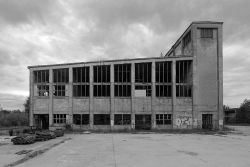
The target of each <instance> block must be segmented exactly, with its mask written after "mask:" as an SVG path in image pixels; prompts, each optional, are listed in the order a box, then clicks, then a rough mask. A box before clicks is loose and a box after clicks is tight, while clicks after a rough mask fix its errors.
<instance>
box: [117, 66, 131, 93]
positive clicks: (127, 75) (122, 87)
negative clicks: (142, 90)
mask: <svg viewBox="0 0 250 167" xmlns="http://www.w3.org/2000/svg"><path fill="white" fill-rule="evenodd" d="M114 77H115V78H114V81H115V97H130V96H131V64H116V65H114Z"/></svg>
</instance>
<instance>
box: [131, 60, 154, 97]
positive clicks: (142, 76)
mask: <svg viewBox="0 0 250 167" xmlns="http://www.w3.org/2000/svg"><path fill="white" fill-rule="evenodd" d="M151 70H152V63H151V62H150V63H136V64H135V96H136V97H145V96H151V90H152V89H151V76H152V75H151V73H152V71H151Z"/></svg>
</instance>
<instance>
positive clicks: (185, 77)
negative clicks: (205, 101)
mask: <svg viewBox="0 0 250 167" xmlns="http://www.w3.org/2000/svg"><path fill="white" fill-rule="evenodd" d="M191 64H192V61H177V62H176V97H192V66H191Z"/></svg>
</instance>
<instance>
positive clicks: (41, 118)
mask: <svg viewBox="0 0 250 167" xmlns="http://www.w3.org/2000/svg"><path fill="white" fill-rule="evenodd" d="M34 117H35V125H36V126H38V127H39V128H41V129H48V128H49V114H35V115H34Z"/></svg>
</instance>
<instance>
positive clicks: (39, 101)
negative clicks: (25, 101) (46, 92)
mask: <svg viewBox="0 0 250 167" xmlns="http://www.w3.org/2000/svg"><path fill="white" fill-rule="evenodd" d="M33 102H34V114H48V113H49V99H48V98H46V99H45V98H34V100H33Z"/></svg>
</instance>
